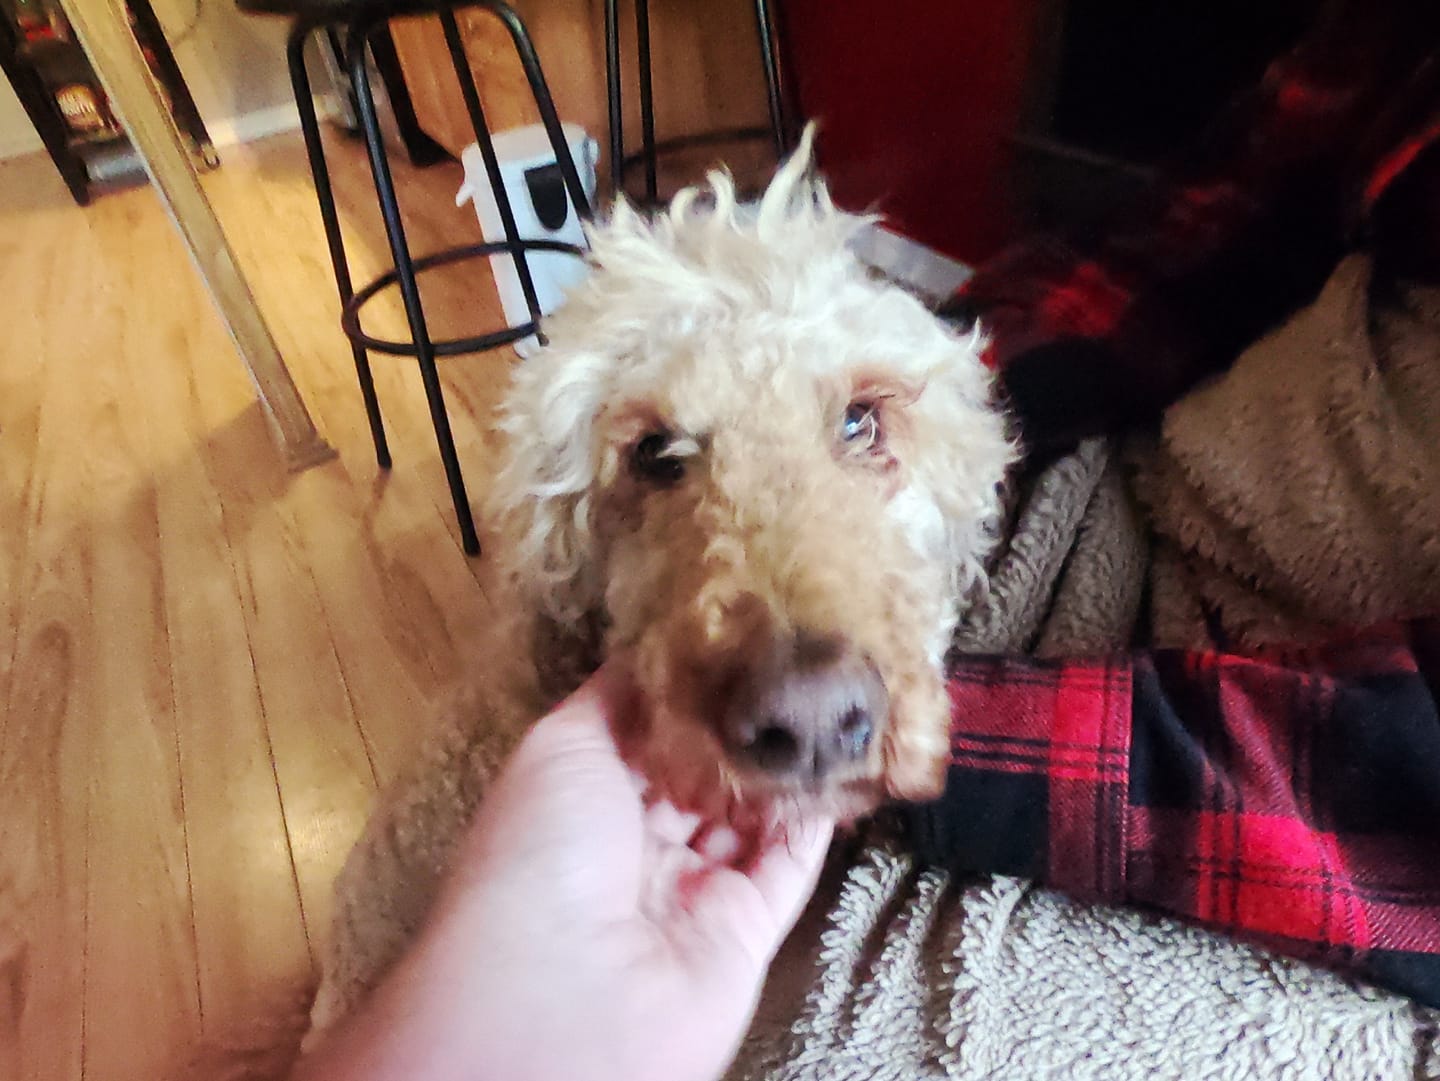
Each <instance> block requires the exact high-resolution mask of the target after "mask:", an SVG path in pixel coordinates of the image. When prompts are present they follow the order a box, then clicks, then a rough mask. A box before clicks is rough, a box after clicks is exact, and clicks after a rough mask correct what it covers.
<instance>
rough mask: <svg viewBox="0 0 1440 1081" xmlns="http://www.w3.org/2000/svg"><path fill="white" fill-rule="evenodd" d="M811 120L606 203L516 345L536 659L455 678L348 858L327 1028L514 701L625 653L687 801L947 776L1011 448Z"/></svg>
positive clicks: (988, 397)
mask: <svg viewBox="0 0 1440 1081" xmlns="http://www.w3.org/2000/svg"><path fill="white" fill-rule="evenodd" d="M810 142H811V133H810V132H808V131H807V133H806V135H805V138H804V140H803V141H802V145H801V148H800V150H799V151H798V152H797V153H796V154H795V155H794V156H793V157H792V158H791V159H790V160H789V161H788V162H787V163H786V164H785V165H784V166H783V167H782V168H781V169H780V171H779V173H778V174H777V176H776V177H775V179H774V180H773V181H772V182H771V184H770V186H769V188H768V190H767V191H766V192H765V194H764V195H763V197H762V198H761V199H760V201H759V202H758V203H756V204H744V203H741V202H739V201H737V199H736V195H735V191H734V188H733V186H732V184H731V182H730V180H729V179H728V178H727V177H725V176H723V175H714V176H712V177H711V178H710V179H709V183H708V185H707V186H705V187H704V188H693V189H689V190H686V191H684V192H681V193H680V194H679V195H678V196H677V197H676V198H675V200H674V201H673V203H672V204H671V206H670V207H669V208H668V210H667V211H666V212H664V213H662V214H660V215H658V216H657V217H655V218H654V219H650V218H646V217H643V216H641V215H640V214H639V213H637V212H635V211H634V210H632V209H630V208H629V207H628V206H627V205H625V204H624V203H623V202H622V203H620V204H619V205H618V206H617V207H616V208H615V210H614V212H613V214H612V216H611V217H610V219H609V221H608V222H606V223H605V224H604V225H602V226H599V227H597V228H596V229H595V230H594V231H593V233H592V236H591V243H592V248H593V259H592V262H593V272H592V273H591V275H590V276H589V277H588V278H587V279H586V281H585V282H584V283H583V284H581V285H579V286H577V287H576V289H575V290H574V291H573V293H572V294H571V296H570V298H569V300H568V302H567V304H566V305H565V307H564V308H563V309H562V310H561V311H560V312H559V313H557V314H556V315H555V316H554V317H553V319H552V320H551V321H550V322H548V323H547V326H546V332H547V334H548V336H549V345H548V347H547V348H546V349H545V350H543V351H542V352H541V353H540V354H538V355H537V356H535V357H534V358H532V359H530V360H528V361H527V362H526V363H525V364H523V365H521V366H520V367H519V368H518V369H517V371H516V375H515V380H514V385H513V387H512V389H511V390H510V392H509V395H508V399H507V401H506V404H505V409H504V422H503V427H504V430H505V433H506V435H507V437H508V446H509V457H508V460H507V462H506V464H505V466H504V468H503V470H502V471H501V472H500V474H499V476H498V480H497V484H496V488H495V492H494V502H493V506H492V508H491V509H492V515H493V520H494V521H495V523H496V525H497V527H498V528H499V531H500V536H501V538H502V539H501V540H500V541H499V542H497V543H496V544H495V545H494V546H492V550H493V551H495V552H496V553H497V557H498V558H499V559H500V560H502V561H503V562H504V564H505V569H506V572H507V575H508V578H509V580H510V582H511V584H512V585H513V587H514V589H515V590H516V593H517V596H518V598H519V600H518V604H517V607H518V609H519V610H520V611H522V612H524V613H526V614H527V618H528V619H530V620H531V621H532V622H533V631H534V633H533V635H531V636H530V637H529V638H528V640H530V641H533V648H532V649H531V650H530V653H529V656H528V658H525V659H524V660H523V661H522V658H520V657H517V656H514V655H511V656H507V657H505V658H504V659H503V662H502V663H503V665H504V666H506V667H509V668H515V667H524V668H525V669H526V670H527V671H528V673H529V674H530V675H532V676H533V677H534V678H533V679H532V680H531V683H532V684H533V685H534V686H532V687H531V689H530V690H531V693H530V696H529V697H528V699H526V704H525V705H524V706H521V707H517V706H515V705H514V702H515V701H516V698H515V696H514V695H510V694H508V693H507V694H496V693H495V692H489V697H487V698H485V699H484V700H483V701H481V700H479V699H476V698H474V697H473V696H472V698H471V699H470V700H468V701H467V702H465V703H462V704H461V706H460V707H459V709H458V710H457V712H456V713H455V714H454V716H453V717H452V718H451V719H450V721H449V722H448V723H447V724H446V725H445V726H444V727H442V729H441V731H440V732H439V733H438V735H437V737H436V738H435V739H434V740H432V741H431V743H430V744H429V745H428V746H427V748H426V749H425V751H424V753H423V754H422V756H421V760H420V762H419V763H418V764H417V766H416V768H415V769H414V770H413V771H412V773H411V774H410V775H409V776H408V777H407V778H405V779H403V780H402V781H401V782H400V783H398V784H397V785H396V786H394V787H393V788H392V790H391V792H390V793H389V794H388V795H387V797H386V798H385V799H384V800H383V801H382V805H381V808H380V810H379V812H378V813H377V815H376V816H375V818H374V819H373V820H372V822H371V823H370V825H369V827H368V829H367V832H366V835H365V837H363V838H362V840H361V842H360V844H359V845H358V846H357V848H356V850H355V852H354V853H353V854H352V856H351V858H350V861H349V864H348V865H347V867H346V870H345V871H344V873H343V874H342V876H341V879H340V882H339V887H338V895H337V917H336V923H335V936H334V941H333V942H332V944H331V948H330V957H329V958H328V960H327V964H326V971H325V981H324V986H323V987H322V990H321V993H320V996H319V1000H318V1001H317V1005H316V1012H315V1021H316V1025H317V1026H323V1025H324V1024H325V1023H327V1022H328V1021H329V1020H331V1019H333V1017H334V1016H336V1015H337V1014H339V1013H341V1012H343V1011H344V1010H345V1009H348V1007H349V1006H350V1005H351V1004H353V1002H354V1001H355V1000H356V998H357V997H358V996H359V995H360V994H361V993H363V991H364V990H365V988H366V987H367V986H368V985H369V984H370V983H371V982H373V980H374V979H375V978H376V977H377V976H378V975H379V972H380V971H381V970H382V969H383V968H384V967H385V965H386V964H388V962H389V960H390V959H391V958H392V957H393V956H394V954H395V953H396V952H397V951H398V949H399V947H400V946H401V945H402V944H403V942H404V940H405V938H406V937H407V936H408V935H409V934H410V933H411V931H412V930H413V929H414V927H415V925H416V924H417V923H418V921H419V919H420V917H421V915H422V914H423V912H424V911H425V907H426V905H427V903H428V901H429V897H430V893H431V890H432V889H433V887H434V883H435V880H436V877H437V876H438V875H439V874H440V872H441V870H442V869H443V866H444V862H445V859H446V857H447V855H448V853H449V850H450V845H451V842H452V841H453V839H454V837H455V835H456V834H457V833H458V832H459V831H460V830H461V829H462V827H463V825H464V823H465V821H466V820H467V819H468V818H469V816H470V813H471V811H472V810H473V806H474V803H475V801H476V800H478V798H479V792H480V789H481V787H482V785H483V778H484V776H485V774H486V772H487V771H488V769H489V768H490V767H491V766H492V765H493V763H492V762H491V761H490V757H489V756H490V754H491V752H490V751H489V750H488V747H489V746H491V745H493V743H494V740H493V739H490V738H488V736H487V733H493V731H494V729H495V727H496V725H497V723H499V722H497V719H496V718H497V717H499V716H507V717H515V716H517V715H518V716H521V717H524V716H529V717H534V716H536V715H538V711H539V710H542V709H544V708H545V706H546V705H548V704H549V703H553V701H555V699H556V698H558V697H559V696H560V695H562V694H564V693H565V692H566V691H568V690H569V689H571V688H572V687H573V686H574V684H575V683H576V682H577V681H578V679H579V678H580V677H581V676H583V674H584V673H585V672H586V671H587V670H589V669H590V668H593V667H594V665H595V664H596V663H598V661H599V660H600V659H601V658H602V657H609V658H611V659H613V660H616V661H618V662H619V663H622V664H626V665H628V666H629V667H630V668H631V669H632V670H633V672H634V674H635V677H636V681H637V683H638V685H639V687H640V688H641V691H642V692H643V696H644V698H645V700H646V702H647V710H646V716H644V717H643V718H638V719H637V720H636V722H635V724H636V730H635V731H634V732H632V733H629V735H630V736H631V737H632V738H633V741H634V742H635V744H636V745H637V746H638V747H639V752H638V753H639V760H640V764H641V766H642V768H643V771H644V773H645V775H646V776H647V777H648V778H649V779H650V780H651V782H652V783H653V784H654V785H655V787H656V788H657V789H658V790H660V791H662V792H663V794H665V795H668V796H669V797H671V798H672V799H674V800H675V801H676V802H677V803H680V804H684V805H690V806H696V807H699V808H702V809H703V808H707V807H708V808H709V809H711V810H712V811H713V810H716V809H717V805H721V804H723V806H724V809H725V810H726V811H727V812H728V813H731V814H734V813H736V812H741V813H744V812H747V811H749V812H758V813H760V814H763V815H765V816H767V817H773V816H775V815H777V814H778V815H780V816H781V817H783V815H784V814H785V813H786V811H787V809H789V808H794V807H796V806H801V805H810V806H822V807H824V808H825V809H826V810H828V811H830V812H832V813H835V814H838V815H840V816H841V817H854V816H857V815H860V814H863V813H865V812H867V811H869V810H871V809H873V808H874V807H875V805H876V804H877V803H878V802H879V801H881V800H882V799H884V798H887V797H900V798H907V799H916V798H924V797H927V796H931V795H934V794H935V793H937V791H938V789H939V786H940V784H941V782H942V779H943V776H944V765H945V760H946V757H947V752H948V745H947V728H948V705H947V699H946V691H945V672H944V667H943V664H944V655H945V652H946V647H947V645H948V642H949V640H950V636H951V633H952V631H953V629H954V626H955V623H956V620H957V618H958V616H959V613H960V612H961V610H962V609H963V607H964V606H965V605H966V604H967V602H968V601H969V599H970V598H971V597H972V595H973V593H974V591H975V590H978V589H981V588H983V565H984V561H985V558H986V556H987V554H988V552H989V549H990V547H991V545H992V542H993V538H994V537H995V534H996V531H997V526H998V517H999V514H1000V496H999V486H1000V483H1001V481H1002V478H1003V476H1004V474H1005V472H1006V469H1007V468H1008V467H1009V465H1010V464H1011V462H1012V460H1013V458H1014V448H1013V446H1012V444H1011V442H1010V440H1009V439H1008V437H1007V434H1006V424H1005V421H1004V418H1003V416H1002V414H1001V412H1000V410H999V409H998V408H997V407H996V403H995V401H994V399H993V396H992V380H991V378H990V375H989V373H988V372H987V370H986V369H985V368H984V367H983V366H982V365H981V363H980V360H979V355H978V353H979V347H980V345H981V342H980V341H979V340H978V338H977V336H976V335H973V334H963V335H962V334H956V333H955V332H954V331H953V330H951V329H949V328H947V327H946V326H945V325H943V324H942V323H941V322H939V321H938V320H937V319H936V318H935V317H934V316H933V315H932V314H931V313H930V312H929V311H928V310H927V309H926V308H925V306H924V305H923V304H922V303H921V302H920V301H918V300H917V299H915V298H914V297H913V296H911V295H909V294H908V293H906V292H904V291H902V290H900V289H898V288H896V287H894V286H893V285H891V284H888V283H886V282H884V281H880V280H877V279H876V278H875V276H874V275H872V274H870V273H868V272H867V269H866V267H865V266H864V265H862V264H861V263H860V262H859V261H858V260H857V258H856V257H855V256H854V255H853V254H852V252H851V250H850V248H849V241H850V240H851V239H852V238H853V237H854V235H855V233H856V231H857V229H859V228H861V227H862V226H863V225H864V224H865V219H862V218H857V217H855V216H852V215H848V214H844V213H841V212H840V211H838V210H837V209H836V208H835V206H834V205H833V204H832V203H831V201H830V198H829V196H828V195H827V193H826V190H825V187H824V185H823V183H821V182H820V181H818V180H816V179H814V178H813V177H812V175H811V172H810ZM510 675H513V673H511V674H508V675H507V676H506V677H505V678H510ZM495 678H500V677H498V676H497V677H495ZM500 700H503V703H504V704H503V705H501V704H497V701H500Z"/></svg>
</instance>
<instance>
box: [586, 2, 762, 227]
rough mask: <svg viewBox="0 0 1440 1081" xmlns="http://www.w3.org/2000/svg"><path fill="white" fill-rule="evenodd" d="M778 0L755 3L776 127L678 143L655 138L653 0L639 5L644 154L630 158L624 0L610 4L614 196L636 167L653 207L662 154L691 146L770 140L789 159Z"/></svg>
mask: <svg viewBox="0 0 1440 1081" xmlns="http://www.w3.org/2000/svg"><path fill="white" fill-rule="evenodd" d="M771 2H772V0H754V4H755V27H756V33H757V37H758V39H759V45H760V61H761V66H762V69H763V70H764V73H765V99H766V105H767V107H768V109H769V119H770V127H769V129H768V130H767V129H765V128H732V129H726V130H723V131H710V132H697V133H695V134H691V135H683V136H680V137H678V138H674V139H667V140H664V141H657V140H656V138H655V86H654V80H653V79H652V78H651V70H650V0H634V4H635V54H636V57H635V59H636V66H637V68H638V73H639V84H640V85H639V91H640V149H639V150H638V151H636V152H635V153H633V154H631V155H629V156H626V154H625V131H624V128H625V107H624V101H623V98H622V93H621V78H620V0H605V75H606V97H607V99H608V106H609V114H610V117H609V121H610V183H611V191H612V192H613V194H615V195H619V194H620V193H621V192H623V191H625V173H626V171H627V170H628V169H630V168H631V167H632V166H635V165H640V164H643V165H644V167H645V201H646V202H647V203H651V204H653V203H654V202H655V201H656V199H657V197H658V194H659V192H658V182H657V179H656V170H657V163H658V161H659V157H660V155H661V154H663V153H665V152H666V151H669V150H679V149H682V148H684V147H688V146H699V145H702V144H705V143H714V142H728V141H730V140H735V139H761V138H765V137H766V136H767V135H768V136H769V138H770V141H771V142H772V143H773V144H774V147H775V156H776V157H777V158H778V157H783V156H784V154H785V152H786V150H788V149H789V148H790V133H789V127H788V124H787V120H786V115H785V99H784V95H783V87H782V86H781V82H780V46H779V44H778V42H777V40H776V32H775V19H774V12H773V11H772V10H771Z"/></svg>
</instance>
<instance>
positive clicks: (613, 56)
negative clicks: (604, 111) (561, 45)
mask: <svg viewBox="0 0 1440 1081" xmlns="http://www.w3.org/2000/svg"><path fill="white" fill-rule="evenodd" d="M605 97H606V101H607V103H608V104H609V106H610V197H611V198H612V199H618V198H620V196H622V195H624V194H625V109H624V105H623V103H622V102H621V99H620V0H605Z"/></svg>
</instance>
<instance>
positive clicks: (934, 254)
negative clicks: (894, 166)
mask: <svg viewBox="0 0 1440 1081" xmlns="http://www.w3.org/2000/svg"><path fill="white" fill-rule="evenodd" d="M852 247H853V250H854V251H855V254H856V255H858V256H859V257H860V259H861V260H862V261H863V262H865V263H868V264H869V265H870V266H873V267H874V268H875V269H876V270H879V271H880V272H882V273H883V274H885V275H886V277H889V278H893V279H894V280H895V281H898V282H899V283H900V284H901V285H904V286H905V287H906V288H908V289H912V290H914V291H915V292H916V293H919V294H920V295H921V296H923V297H924V298H925V299H926V300H929V301H932V302H933V301H939V300H944V299H945V298H946V297H949V296H950V295H951V294H952V293H954V292H955V290H956V289H959V288H960V286H962V285H963V284H965V281H966V280H967V279H968V278H969V277H970V275H971V274H973V273H974V270H973V268H971V267H969V266H967V265H965V264H964V263H961V262H958V261H957V260H954V259H951V258H950V257H949V256H948V255H943V254H941V253H940V252H938V251H935V250H934V249H933V248H927V247H926V246H925V245H924V244H921V243H920V242H919V241H916V240H911V239H910V238H909V237H907V236H903V235H901V234H900V233H897V232H894V231H892V230H890V229H887V228H885V227H884V226H883V225H869V226H866V227H865V228H864V229H862V230H861V231H860V233H859V234H858V235H857V236H856V237H855V239H854V241H852Z"/></svg>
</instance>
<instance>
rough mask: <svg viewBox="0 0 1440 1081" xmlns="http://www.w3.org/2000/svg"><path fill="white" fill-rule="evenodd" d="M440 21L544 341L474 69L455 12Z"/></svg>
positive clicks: (534, 320)
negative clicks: (461, 37)
mask: <svg viewBox="0 0 1440 1081" xmlns="http://www.w3.org/2000/svg"><path fill="white" fill-rule="evenodd" d="M440 25H441V27H442V28H443V29H444V31H445V44H446V45H447V46H448V47H449V49H450V61H451V63H453V64H454V65H455V77H456V78H457V79H459V80H460V94H461V96H462V97H463V98H464V99H465V109H466V111H467V112H469V114H470V126H471V127H472V128H473V129H474V130H475V142H476V143H477V144H478V145H479V147H480V157H481V158H483V159H484V161H485V175H486V177H488V178H489V180H490V191H491V193H492V194H493V195H494V196H495V208H496V209H497V210H499V211H500V227H501V228H502V229H503V230H504V231H505V246H506V250H507V251H509V253H510V258H511V260H513V261H514V263H515V273H516V275H517V276H518V277H519V279H520V291H521V292H522V293H523V294H524V295H525V307H526V309H527V310H528V311H529V312H530V322H531V323H533V324H534V327H535V335H536V337H537V338H538V339H539V341H540V343H541V344H542V345H543V344H544V342H545V339H544V337H543V336H541V334H540V301H539V300H538V299H537V298H536V296H535V279H534V278H533V277H531V275H530V260H529V258H528V257H527V256H526V254H525V249H524V248H522V247H521V246H520V230H519V228H518V227H517V226H516V225H515V209H514V207H512V206H511V205H510V193H509V192H507V191H506V190H505V181H504V178H503V177H502V176H501V175H500V160H499V158H497V157H496V155H495V143H494V142H493V141H492V140H491V138H490V125H489V124H487V123H486V122H485V110H484V108H483V107H482V106H481V104H480V91H479V89H478V88H477V87H476V86H475V73H474V72H472V71H471V70H470V61H469V59H468V58H467V57H466V55H465V43H464V42H463V41H461V40H460V26H459V24H458V23H457V22H456V21H455V13H454V12H453V11H450V10H446V11H443V12H441V13H440Z"/></svg>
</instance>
